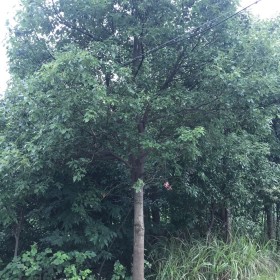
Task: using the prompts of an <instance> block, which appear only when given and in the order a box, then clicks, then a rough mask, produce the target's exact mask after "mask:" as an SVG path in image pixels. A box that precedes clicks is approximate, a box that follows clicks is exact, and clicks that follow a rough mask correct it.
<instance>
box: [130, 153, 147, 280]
mask: <svg viewBox="0 0 280 280" xmlns="http://www.w3.org/2000/svg"><path fill="white" fill-rule="evenodd" d="M144 162H145V154H144V152H141V155H140V157H139V158H137V159H136V160H135V159H132V163H133V165H132V166H134V168H132V181H133V183H134V184H135V183H136V182H137V181H138V180H139V179H141V178H142V177H143V173H144ZM144 237H145V227H144V187H141V189H140V190H134V242H133V265H132V279H133V280H144V260H145V256H144V249H145V246H144Z"/></svg>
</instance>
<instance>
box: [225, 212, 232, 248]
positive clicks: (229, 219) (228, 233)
mask: <svg viewBox="0 0 280 280" xmlns="http://www.w3.org/2000/svg"><path fill="white" fill-rule="evenodd" d="M225 214H226V221H225V222H226V242H227V243H230V242H231V239H232V227H231V222H232V215H231V209H230V208H229V207H226V209H225Z"/></svg>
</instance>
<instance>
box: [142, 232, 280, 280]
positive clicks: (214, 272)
mask: <svg viewBox="0 0 280 280" xmlns="http://www.w3.org/2000/svg"><path fill="white" fill-rule="evenodd" d="M150 262H151V264H152V268H153V271H152V273H150V275H149V276H148V277H147V279H153V280H166V279H168V280H181V279H182V280H257V279H259V280H266V279H267V280H276V279H278V277H277V276H276V275H277V273H279V270H278V267H279V263H280V257H279V255H278V254H277V253H276V252H275V250H273V246H272V244H270V243H267V244H265V245H263V244H258V243H257V242H255V241H252V240H250V239H248V238H245V237H241V238H235V239H234V240H233V241H232V242H230V243H225V242H223V241H220V240H218V239H214V240H212V241H211V242H206V241H201V240H200V241H191V242H189V241H188V242H187V241H184V240H181V239H178V238H171V239H170V240H169V241H161V242H159V243H158V244H157V245H156V247H155V249H154V251H153V252H152V253H151V255H150ZM278 275H279V274H278ZM279 280H280V278H279Z"/></svg>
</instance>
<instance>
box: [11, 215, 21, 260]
mask: <svg viewBox="0 0 280 280" xmlns="http://www.w3.org/2000/svg"><path fill="white" fill-rule="evenodd" d="M22 223H23V212H22V211H21V213H20V217H19V220H18V222H17V223H16V224H15V226H14V230H13V234H14V237H15V249H14V258H16V257H17V256H18V249H19V237H20V232H21V229H22Z"/></svg>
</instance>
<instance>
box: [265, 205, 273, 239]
mask: <svg viewBox="0 0 280 280" xmlns="http://www.w3.org/2000/svg"><path fill="white" fill-rule="evenodd" d="M265 213H266V229H267V230H266V233H267V238H268V239H269V240H272V239H274V225H273V207H272V205H271V204H270V205H266V206H265Z"/></svg>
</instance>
